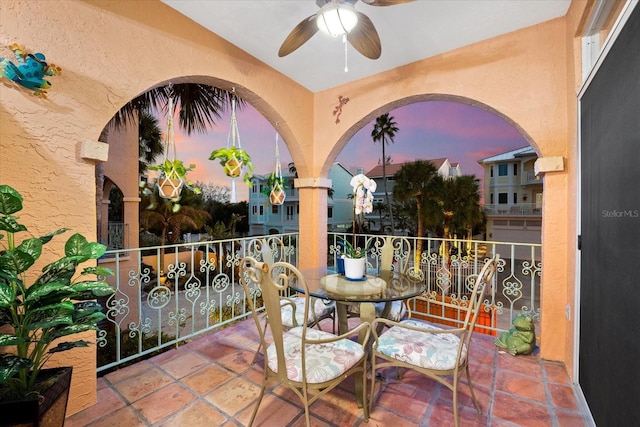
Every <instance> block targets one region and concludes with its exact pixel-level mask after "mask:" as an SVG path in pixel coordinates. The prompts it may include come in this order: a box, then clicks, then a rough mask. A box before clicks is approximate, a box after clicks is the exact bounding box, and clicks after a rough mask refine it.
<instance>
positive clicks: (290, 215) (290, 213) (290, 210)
mask: <svg viewBox="0 0 640 427" xmlns="http://www.w3.org/2000/svg"><path fill="white" fill-rule="evenodd" d="M293 212H294V210H293V206H291V205H287V212H286V216H287V218H286V219H287V221H293V218H294V213H293Z"/></svg>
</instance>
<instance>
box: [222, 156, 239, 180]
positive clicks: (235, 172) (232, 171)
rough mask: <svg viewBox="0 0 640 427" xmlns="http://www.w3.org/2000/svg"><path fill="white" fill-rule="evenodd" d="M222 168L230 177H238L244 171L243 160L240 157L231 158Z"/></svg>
mask: <svg viewBox="0 0 640 427" xmlns="http://www.w3.org/2000/svg"><path fill="white" fill-rule="evenodd" d="M222 170H224V173H225V175H227V176H228V177H231V178H237V177H239V176H240V174H241V173H242V162H241V161H239V160H238V159H229V160H227V163H225V164H224V167H223V168H222Z"/></svg>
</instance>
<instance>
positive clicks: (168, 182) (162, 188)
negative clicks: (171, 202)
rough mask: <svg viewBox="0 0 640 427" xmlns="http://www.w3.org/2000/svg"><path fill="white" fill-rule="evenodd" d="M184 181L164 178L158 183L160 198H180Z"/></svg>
mask: <svg viewBox="0 0 640 427" xmlns="http://www.w3.org/2000/svg"><path fill="white" fill-rule="evenodd" d="M183 184H184V181H182V180H181V179H169V178H162V179H160V180H159V181H158V191H159V193H160V197H162V198H165V199H175V198H178V197H180V193H181V192H182V186H183Z"/></svg>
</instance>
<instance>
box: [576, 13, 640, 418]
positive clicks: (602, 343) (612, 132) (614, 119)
mask: <svg viewBox="0 0 640 427" xmlns="http://www.w3.org/2000/svg"><path fill="white" fill-rule="evenodd" d="M580 110H581V116H580V128H581V150H582V151H581V162H582V163H581V166H582V173H581V198H582V206H581V248H582V249H581V257H580V265H581V270H580V344H579V346H580V349H579V351H580V353H579V382H580V387H581V388H582V391H583V393H584V395H585V398H586V400H587V403H588V405H589V408H590V410H591V413H592V415H593V417H594V419H595V421H596V424H597V425H598V426H639V425H640V7H636V8H635V10H634V11H633V12H632V14H631V15H630V17H629V20H628V21H627V23H626V25H625V26H624V28H623V29H622V31H621V32H620V33H619V35H618V37H617V39H616V41H615V43H614V45H613V47H612V49H611V50H610V52H609V54H608V55H607V57H606V59H605V60H604V62H603V63H602V65H601V67H600V68H599V69H598V71H597V74H596V75H595V77H594V79H593V80H592V82H591V83H590V85H589V86H588V89H586V91H585V92H584V94H583V96H582V98H581V101H580Z"/></svg>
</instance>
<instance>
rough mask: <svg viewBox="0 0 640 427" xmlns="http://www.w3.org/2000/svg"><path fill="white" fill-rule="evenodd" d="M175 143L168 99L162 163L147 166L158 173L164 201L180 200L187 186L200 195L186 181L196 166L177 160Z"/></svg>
mask: <svg viewBox="0 0 640 427" xmlns="http://www.w3.org/2000/svg"><path fill="white" fill-rule="evenodd" d="M176 151H177V150H176V141H175V138H174V135H173V97H172V96H170V97H169V101H168V103H167V135H166V139H165V149H164V161H163V162H162V163H160V164H157V165H154V166H149V168H148V169H149V170H155V171H160V177H159V178H158V181H157V184H158V193H159V194H160V197H162V198H164V199H171V200H175V201H178V200H180V194H181V192H182V188H183V187H184V186H185V185H187V186H188V187H189V188H190V189H191V190H193V192H194V193H196V194H200V192H201V191H200V189H199V188H197V187H193V182H192V181H187V179H186V177H187V172H189V171H191V170H193V169H194V168H195V167H196V165H194V164H193V163H192V164H190V165H189V167H187V166H185V165H184V163H183V162H182V160H180V159H178V157H177V153H176Z"/></svg>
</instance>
